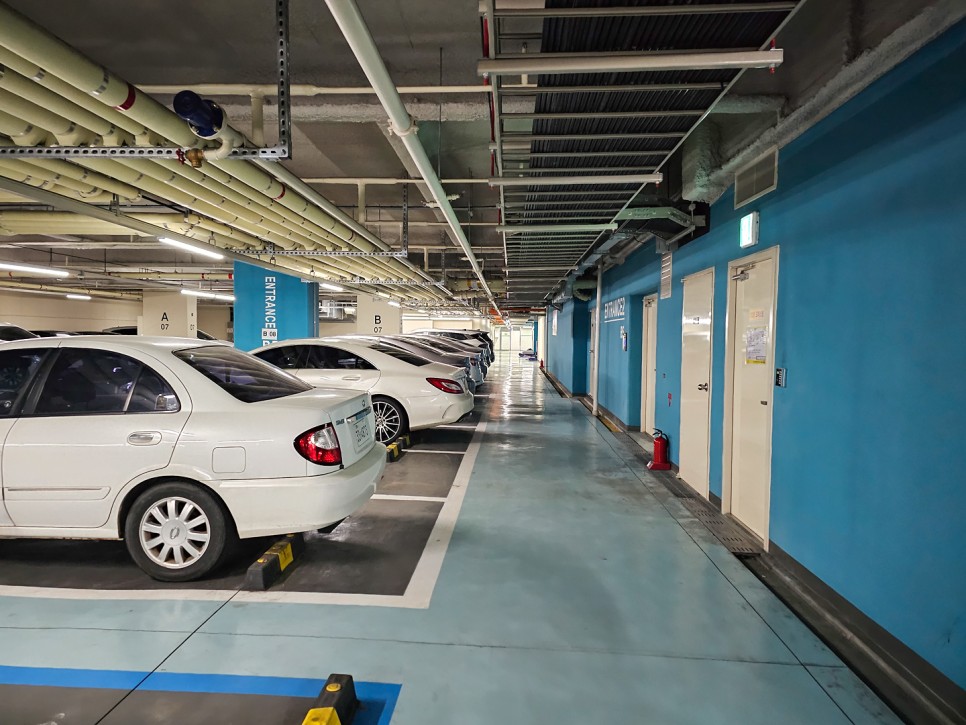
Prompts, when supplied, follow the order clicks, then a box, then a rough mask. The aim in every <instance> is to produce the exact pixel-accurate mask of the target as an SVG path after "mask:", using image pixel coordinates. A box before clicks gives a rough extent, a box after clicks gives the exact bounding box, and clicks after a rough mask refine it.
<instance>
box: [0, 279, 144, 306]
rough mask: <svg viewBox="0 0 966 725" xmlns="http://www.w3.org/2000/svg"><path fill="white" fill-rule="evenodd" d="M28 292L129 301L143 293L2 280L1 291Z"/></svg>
mask: <svg viewBox="0 0 966 725" xmlns="http://www.w3.org/2000/svg"><path fill="white" fill-rule="evenodd" d="M7 291H9V292H26V293H28V294H30V293H34V294H48V295H60V296H62V297H63V296H64V295H68V294H72V295H88V296H90V297H99V298H103V299H109V300H127V301H129V302H140V300H141V295H140V294H138V293H136V292H108V291H106V290H100V289H97V288H91V287H61V286H60V285H57V286H51V285H47V284H34V283H31V282H13V281H9V280H3V281H2V282H0V292H7Z"/></svg>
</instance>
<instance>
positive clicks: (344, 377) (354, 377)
mask: <svg viewBox="0 0 966 725" xmlns="http://www.w3.org/2000/svg"><path fill="white" fill-rule="evenodd" d="M342 379H343V380H362V376H361V375H343V376H342Z"/></svg>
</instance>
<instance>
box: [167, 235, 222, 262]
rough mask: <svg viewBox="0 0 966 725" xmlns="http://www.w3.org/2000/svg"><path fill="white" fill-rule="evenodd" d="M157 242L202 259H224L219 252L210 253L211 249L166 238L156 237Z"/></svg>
mask: <svg viewBox="0 0 966 725" xmlns="http://www.w3.org/2000/svg"><path fill="white" fill-rule="evenodd" d="M158 241H159V242H161V243H162V244H167V245H168V246H170V247H177V248H178V249H184V250H185V251H187V252H191V253H192V254H200V255H201V256H202V257H211V258H212V259H224V258H225V255H224V254H221V253H220V252H215V251H212V250H211V249H205V248H204V247H202V246H197V247H196V246H195V245H193V244H188V243H187V242H182V241H179V240H177V239H169V238H168V237H158Z"/></svg>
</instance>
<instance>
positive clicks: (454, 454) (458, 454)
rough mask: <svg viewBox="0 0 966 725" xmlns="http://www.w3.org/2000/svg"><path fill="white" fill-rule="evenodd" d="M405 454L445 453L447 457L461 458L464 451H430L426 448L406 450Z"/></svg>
mask: <svg viewBox="0 0 966 725" xmlns="http://www.w3.org/2000/svg"><path fill="white" fill-rule="evenodd" d="M406 453H445V454H446V455H447V456H462V455H463V454H464V453H466V451H431V450H428V449H426V448H407V449H406Z"/></svg>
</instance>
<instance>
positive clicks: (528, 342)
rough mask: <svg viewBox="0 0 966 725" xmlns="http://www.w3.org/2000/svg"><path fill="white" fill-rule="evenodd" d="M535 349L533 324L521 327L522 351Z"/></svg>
mask: <svg viewBox="0 0 966 725" xmlns="http://www.w3.org/2000/svg"><path fill="white" fill-rule="evenodd" d="M524 350H533V326H529V327H523V328H521V329H520V352H523V351H524Z"/></svg>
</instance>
